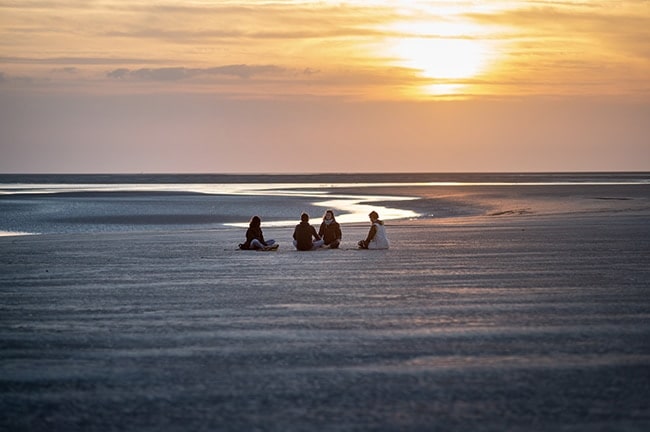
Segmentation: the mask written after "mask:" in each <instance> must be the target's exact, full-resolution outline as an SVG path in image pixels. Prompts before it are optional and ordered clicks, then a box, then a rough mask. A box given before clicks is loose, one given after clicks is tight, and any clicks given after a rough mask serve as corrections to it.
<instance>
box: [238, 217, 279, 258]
mask: <svg viewBox="0 0 650 432" xmlns="http://www.w3.org/2000/svg"><path fill="white" fill-rule="evenodd" d="M261 226H262V220H261V219H260V217H259V216H253V217H252V218H251V221H250V223H249V224H248V229H247V230H246V242H245V243H240V244H239V248H240V249H246V250H248V249H251V250H258V249H270V248H272V247H273V246H274V245H275V240H264V234H263V233H262V227H261Z"/></svg>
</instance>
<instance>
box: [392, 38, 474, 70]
mask: <svg viewBox="0 0 650 432" xmlns="http://www.w3.org/2000/svg"><path fill="white" fill-rule="evenodd" d="M394 49H395V54H396V55H397V56H398V57H399V58H400V60H401V63H402V64H403V66H406V67H409V68H413V69H417V70H419V71H421V73H422V75H423V76H425V77H427V78H441V79H466V78H471V77H473V76H475V75H476V74H478V73H479V72H480V71H481V70H482V67H483V65H484V64H485V55H486V48H485V47H484V46H482V45H481V43H480V42H477V41H473V40H464V39H420V38H411V39H402V40H400V41H398V42H397V43H396V45H395V47H394Z"/></svg>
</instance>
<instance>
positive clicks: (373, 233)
mask: <svg viewBox="0 0 650 432" xmlns="http://www.w3.org/2000/svg"><path fill="white" fill-rule="evenodd" d="M368 216H369V217H370V223H371V224H372V226H371V227H370V231H368V236H367V237H366V239H365V240H361V241H359V243H358V245H359V248H360V249H388V246H389V242H388V237H387V236H386V227H385V226H384V221H382V220H379V214H378V213H377V212H376V211H371V212H370V214H369V215H368Z"/></svg>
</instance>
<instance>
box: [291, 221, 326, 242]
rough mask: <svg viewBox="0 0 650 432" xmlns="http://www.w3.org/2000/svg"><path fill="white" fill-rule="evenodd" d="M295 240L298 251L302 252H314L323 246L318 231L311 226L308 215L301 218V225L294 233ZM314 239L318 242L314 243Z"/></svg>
mask: <svg viewBox="0 0 650 432" xmlns="http://www.w3.org/2000/svg"><path fill="white" fill-rule="evenodd" d="M293 239H294V245H295V246H296V249H298V250H301V251H308V250H312V249H314V248H317V247H320V246H322V244H323V241H322V240H321V239H320V237H319V236H318V233H317V232H316V229H315V228H314V227H313V226H311V225H310V224H309V215H307V214H306V213H303V214H302V215H301V216H300V223H299V224H298V225H296V229H295V230H294V231H293ZM312 239H316V240H317V242H313V241H312Z"/></svg>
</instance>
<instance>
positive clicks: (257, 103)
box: [0, 0, 650, 172]
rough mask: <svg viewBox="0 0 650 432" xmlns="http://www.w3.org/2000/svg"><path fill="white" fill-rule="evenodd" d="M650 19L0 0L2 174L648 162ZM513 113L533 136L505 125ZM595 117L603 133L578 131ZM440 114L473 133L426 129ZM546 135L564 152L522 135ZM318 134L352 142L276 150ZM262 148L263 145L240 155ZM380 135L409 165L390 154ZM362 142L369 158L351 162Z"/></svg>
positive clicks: (640, 9) (620, 5)
mask: <svg viewBox="0 0 650 432" xmlns="http://www.w3.org/2000/svg"><path fill="white" fill-rule="evenodd" d="M649 22H650V1H639V0H627V1H626V0H619V1H561V2H560V1H517V0H503V1H502V0H495V1H464V0H458V1H347V2H339V1H245V2H241V1H212V0H193V1H179V0H175V1H172V0H159V1H156V2H152V1H149V0H147V1H143V0H96V1H89V0H59V1H57V0H53V1H45V0H0V98H1V99H0V114H2V116H1V117H3V119H0V146H1V147H0V148H1V149H2V151H3V153H4V154H5V156H4V157H3V158H0V159H2V161H0V172H14V171H19V172H22V171H30V170H34V171H43V170H46V171H68V170H72V171H76V172H79V171H94V170H103V171H110V172H112V171H129V172H132V171H168V172H169V171H197V170H198V171H217V172H224V171H245V172H250V171H255V172H260V171H265V172H266V171H270V172H273V171H281V172H293V171H300V172H303V171H318V172H331V171H357V170H360V171H385V170H388V171H412V170H417V171H429V170H434V171H458V170H460V171H462V170H488V171H489V170H506V171H519V170H555V169H557V170H565V169H578V170H583V169H598V170H602V169H605V170H607V169H615V170H622V169H650V162H649V160H650V150H648V146H647V145H644V143H647V142H650V139H649V138H648V126H646V125H645V124H646V123H647V121H644V122H642V123H643V124H639V122H638V121H637V119H642V118H644V117H645V118H648V113H649V112H648V105H649V104H650V25H648V23H649ZM120 98H121V99H120ZM44 100H45V101H46V102H45V103H43V101H44ZM134 100H135V102H134ZM549 101H552V102H549ZM457 103H462V104H465V105H463V107H465V108H467V110H464V109H462V108H460V107H459V106H458V105H453V104H457ZM500 103H503V104H506V105H499V104H500ZM549 103H556V104H557V105H554V106H551V105H548V104H549ZM48 104H52V106H49V105H48ZM150 104H153V105H156V108H155V109H153V110H152V111H148V112H146V113H143V112H142V107H143V106H148V105H150ZM246 104H249V105H248V106H246ZM423 104H424V105H425V106H423ZM445 104H452V105H445ZM481 104H497V105H491V106H490V107H487V106H486V105H481ZM165 106H167V108H164V107H165ZM443 106H447V107H451V108H450V109H445V108H441V107H443ZM558 106H559V107H564V108H563V109H566V110H567V114H571V115H574V114H576V113H577V114H576V115H575V122H576V124H575V125H574V126H573V127H571V125H570V124H569V123H566V119H563V118H560V117H559V116H558V118H553V116H554V115H557V114H556V113H557V107H558ZM54 107H58V108H54ZM138 107H139V108H138ZM175 107H179V108H175ZM305 107H311V108H309V109H312V110H313V112H306V111H305ZM477 107H484V108H482V109H478V108H477ZM585 107H590V108H589V109H591V110H594V111H593V112H587V111H584V109H583V108H585ZM429 108H431V109H429ZM526 108H530V111H529V112H530V114H529V116H530V121H531V122H532V124H531V125H530V126H529V129H528V130H527V131H524V130H518V129H517V128H516V127H515V128H514V129H513V130H512V134H507V133H506V132H505V130H506V129H507V127H508V125H507V124H506V123H505V122H508V121H510V119H511V118H512V114H514V115H522V114H521V111H522V110H524V111H525V110H526ZM50 109H54V110H55V111H56V112H55V113H54V114H53V113H52V112H51V111H49V110H50ZM93 109H94V110H95V111H94V112H93ZM177 109H179V110H182V112H181V113H177V115H176V116H175V115H174V113H173V111H175V110H177ZM477 109H478V111H479V113H476V110H477ZM155 110H161V111H163V112H164V113H162V114H161V113H156V112H153V111H155ZM267 110H271V111H270V112H269V111H267ZM482 110H487V112H489V113H490V116H489V120H490V121H489V122H486V117H485V116H484V115H483V111H482ZM397 112H399V114H396V113H397ZM547 112H548V113H551V114H552V115H550V116H546V113H547ZM220 113H225V114H223V115H222V116H221V117H219V114H220ZM281 113H284V117H283V115H282V114H281ZM296 113H299V115H297V116H296ZM351 113H357V122H356V123H354V124H353V123H352V122H351V120H350V117H349V116H350V114H351ZM496 113H499V114H496ZM630 113H632V118H630ZM473 114H474V115H478V116H480V117H476V118H474V117H472V115H473ZM269 115H270V116H271V117H273V118H274V119H275V120H276V122H275V123H273V124H271V123H270V121H269V120H268V116H269ZM391 116H392V118H394V119H395V120H394V121H396V122H397V121H400V122H401V124H402V125H403V126H402V127H399V126H397V125H389V124H386V122H390V120H389V119H390V118H391ZM612 116H613V117H612ZM617 116H620V118H619V117H617ZM278 118H286V119H295V120H296V121H297V124H294V123H293V122H289V123H286V122H282V121H278ZM75 119H76V121H75ZM603 119H610V121H611V129H607V130H602V129H599V130H597V131H590V130H586V129H588V125H590V124H594V122H596V123H600V122H602V121H603ZM213 120H214V121H213ZM450 121H451V122H454V124H458V123H459V122H466V123H467V124H469V125H477V127H478V126H480V127H481V128H483V129H482V130H480V131H474V133H472V134H469V133H467V132H466V131H456V132H454V131H452V130H447V131H446V132H444V133H443V132H442V131H440V129H439V128H438V129H436V130H435V132H432V130H431V127H432V126H431V125H432V124H434V123H435V124H437V125H439V126H440V124H441V122H450ZM169 122H172V123H174V124H175V126H176V129H174V130H170V128H171V126H170V125H169ZM547 122H551V123H547ZM215 124H219V125H223V124H226V125H227V127H225V128H223V127H222V128H220V129H219V130H218V131H215V128H216V126H215ZM371 124H372V126H371ZM355 125H356V126H355ZM576 125H577V126H576ZM355 127H358V128H359V130H355ZM443 127H444V128H446V129H449V126H448V123H447V124H445V125H444V126H443ZM519 127H523V126H522V125H521V124H520V125H519ZM530 127H533V128H534V130H533V131H531V130H530ZM576 127H577V128H578V130H576ZM598 127H604V126H602V125H601V126H598ZM537 128H539V129H537ZM563 128H564V129H563ZM630 128H632V129H630ZM116 129H118V130H120V131H116ZM244 129H248V130H244ZM369 129H374V130H376V132H375V133H376V135H375V133H369V132H368V130H369ZM219 131H221V132H219ZM542 131H543V132H545V133H546V132H548V131H552V132H553V135H552V138H553V143H555V142H557V141H558V140H559V139H564V141H565V143H564V144H557V149H565V150H566V153H563V155H562V156H561V157H560V156H559V155H555V153H554V151H555V147H553V146H554V145H555V144H552V143H550V144H551V147H552V148H551V149H550V150H549V148H542V147H541V146H542V145H543V144H542V142H544V143H546V144H549V140H548V139H546V140H540V139H538V138H537V137H536V136H532V135H531V136H529V135H528V134H533V133H536V134H539V133H540V132H542ZM581 131H582V132H583V133H581ZM109 133H114V134H115V135H114V136H112V137H111V136H107V134H109ZM621 133H623V135H624V136H621ZM332 134H334V136H335V140H334V142H333V144H334V145H335V146H336V147H337V149H339V150H340V151H343V150H346V149H347V150H348V151H350V150H349V149H350V144H351V143H353V144H354V146H355V147H356V148H357V149H358V153H356V152H351V157H349V158H342V159H344V161H343V162H340V163H339V165H337V166H333V167H328V166H322V167H320V166H318V165H313V163H312V165H311V166H307V167H305V166H304V165H303V164H302V163H300V164H298V163H297V162H296V161H295V160H292V161H291V162H287V161H288V160H289V159H291V158H292V157H293V155H294V154H295V153H296V152H297V149H298V148H300V147H301V146H304V145H314V146H318V145H325V143H327V142H329V143H332V140H331V137H332ZM326 135H329V136H330V140H329V141H327V140H326V139H325V136H326ZM509 135H512V142H507V140H505V139H504V138H505V137H507V136H509ZM603 136H605V137H607V138H610V141H609V142H605V141H603V140H604V139H605V138H604V137H603ZM93 137H94V138H96V139H93ZM346 137H347V138H346ZM378 137H380V139H379V140H378V139H377V138H378ZM426 137H428V138H426ZM594 137H598V138H597V139H596V138H594ZM425 138H426V139H425ZM547 138H548V137H547ZM621 138H624V140H623V141H621ZM346 139H348V140H349V142H348V143H347V144H346V143H345V142H344V141H346ZM614 139H616V143H614V142H613V140H614ZM118 140H119V141H120V142H117V141H118ZM124 140H127V141H129V140H130V141H129V142H124ZM389 140H392V141H389ZM515 140H516V141H515ZM594 140H596V141H597V142H594ZM181 141H182V144H181ZM397 141H399V143H398V142H397ZM93 142H95V143H96V144H94V145H96V146H97V147H96V148H95V149H91V148H89V147H88V146H92V145H93ZM263 144H264V145H267V146H273V147H274V149H276V150H277V151H276V152H273V153H272V154H270V153H269V152H268V151H262V152H261V155H260V156H261V157H262V158H266V161H267V162H265V163H262V162H261V161H256V162H251V161H249V160H248V156H249V155H250V151H251V150H254V149H256V148H258V147H256V146H261V145H263ZM569 144H571V145H573V146H575V147H571V146H569V147H568V148H567V145H569ZM238 145H239V147H238ZM346 145H347V147H346ZM215 146H216V147H218V149H215ZM233 146H234V147H237V148H240V149H241V148H242V146H243V147H245V151H243V152H242V153H241V154H237V152H235V150H233V149H232V147H233ZM521 146H529V147H526V148H522V147H521ZM616 146H618V147H616ZM621 146H622V147H621ZM626 146H629V148H628V147H626ZM388 147H390V148H393V147H398V148H406V149H409V150H410V151H411V152H412V155H411V158H408V157H406V156H403V155H400V157H397V158H394V159H393V162H394V163H395V164H396V165H395V166H391V165H387V164H386V163H385V160H386V159H387V158H391V157H393V154H392V153H390V152H389V153H386V151H385V149H386V148H388ZM111 148H112V149H114V150H115V151H117V152H118V153H120V154H124V153H123V152H124V151H125V150H126V149H131V153H132V154H133V155H135V159H134V160H129V161H123V160H122V159H120V158H118V157H116V156H114V155H112V153H111V151H110V149H111ZM265 148H266V147H265ZM515 148H516V149H518V150H517V151H515V154H512V149H515ZM372 149H374V150H375V152H373V150H372ZM381 149H384V150H381ZM477 149H481V150H480V151H478V153H477ZM586 149H595V150H596V151H597V154H596V155H594V154H591V155H590V156H588V157H587V159H589V158H591V159H589V160H588V161H587V162H585V160H584V154H585V153H584V152H585V150H586ZM621 149H622V151H623V153H624V154H626V155H627V157H621V156H620V155H618V156H615V157H612V155H613V154H617V153H619V152H620V151H621ZM93 150H96V151H93ZM217 150H221V151H220V152H218V151H217ZM527 150H529V151H527ZM30 151H31V152H32V154H33V153H34V152H35V153H36V154H38V153H39V152H40V155H41V156H40V157H38V158H37V157H36V156H29V154H30V153H29V152H30ZM503 151H509V152H510V153H511V154H510V155H509V156H507V157H506V158H505V160H504V158H500V159H497V157H496V156H494V155H495V154H496V153H498V152H503ZM549 151H551V153H549ZM161 152H162V153H165V152H167V153H168V154H169V158H165V157H164V154H162V153H161ZM441 152H444V153H445V154H444V155H441ZM481 152H485V155H484V156H480V153H481ZM216 153H220V156H221V157H219V158H217V155H216ZM374 153H378V154H374ZM309 154H310V157H311V156H313V155H317V154H318V151H317V150H311V151H310V152H309ZM369 154H370V155H371V156H370V157H371V158H372V157H376V158H378V160H381V161H383V162H382V163H378V165H376V167H370V166H362V165H360V163H364V162H365V161H367V160H368V157H369V156H368V155H369ZM373 154H374V155H373ZM477 154H479V156H478V159H479V160H475V159H474V158H475V156H476V155H477ZM550 155H554V156H555V162H557V164H555V165H554V163H553V162H554V160H552V159H551V158H550ZM567 155H568V156H570V157H571V161H572V162H571V163H568V162H567V161H566V160H565V158H566V157H567ZM581 155H583V156H582V159H580V158H581ZM44 156H46V157H45V159H48V160H47V161H45V160H43V159H44ZM223 156H226V157H225V158H224V157H223ZM542 156H544V158H542V159H540V157H542ZM63 159H65V160H64V161H62V160H63ZM217 159H219V160H217ZM427 159H428V160H429V163H428V164H427V163H425V162H423V160H427ZM592 159H593V160H592ZM644 159H645V160H644ZM97 160H101V161H102V162H101V163H98V162H97ZM282 161H284V162H282ZM481 161H482V162H484V163H479V162H481ZM55 162H60V163H55ZM294 166H296V168H293V167H294Z"/></svg>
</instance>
